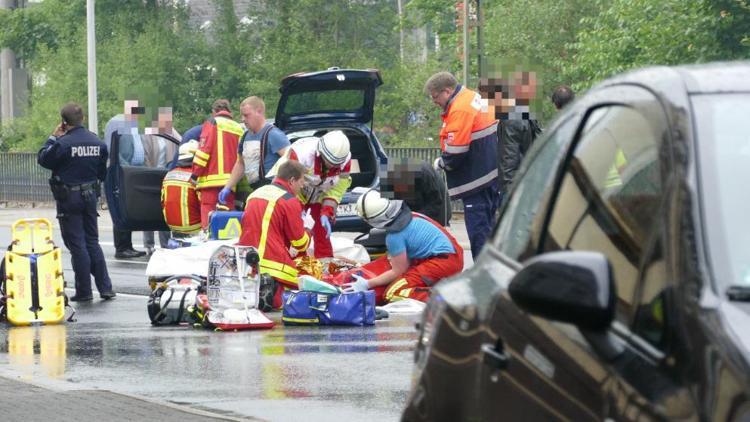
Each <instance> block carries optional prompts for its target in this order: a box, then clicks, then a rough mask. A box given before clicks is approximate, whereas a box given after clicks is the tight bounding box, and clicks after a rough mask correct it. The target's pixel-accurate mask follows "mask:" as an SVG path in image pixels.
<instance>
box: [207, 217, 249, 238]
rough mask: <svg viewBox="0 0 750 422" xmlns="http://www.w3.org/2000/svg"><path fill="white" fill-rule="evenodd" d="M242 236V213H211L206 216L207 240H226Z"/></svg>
mask: <svg viewBox="0 0 750 422" xmlns="http://www.w3.org/2000/svg"><path fill="white" fill-rule="evenodd" d="M240 234H242V211H212V212H211V214H210V215H209V216H208V238H209V239H211V240H227V239H234V238H237V237H240Z"/></svg>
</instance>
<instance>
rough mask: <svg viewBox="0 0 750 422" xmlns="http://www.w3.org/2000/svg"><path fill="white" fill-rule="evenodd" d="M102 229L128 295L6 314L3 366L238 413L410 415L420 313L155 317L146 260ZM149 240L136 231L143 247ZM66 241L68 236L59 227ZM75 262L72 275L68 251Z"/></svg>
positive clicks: (271, 416)
mask: <svg viewBox="0 0 750 422" xmlns="http://www.w3.org/2000/svg"><path fill="white" fill-rule="evenodd" d="M101 237H102V239H101V242H102V246H103V249H104V253H105V256H106V257H107V260H108V267H109V272H110V276H111V278H112V280H113V285H114V287H115V290H116V291H117V292H118V294H120V295H119V296H118V298H117V299H116V300H114V301H109V302H106V301H101V300H99V299H98V298H97V299H95V300H94V301H93V302H92V303H88V304H84V305H79V306H77V307H78V315H77V317H78V321H77V322H74V323H66V324H64V325H57V326H46V327H13V328H9V327H8V326H7V325H5V324H0V339H4V341H0V375H9V376H20V377H21V379H24V380H27V381H31V382H34V383H38V384H41V385H45V384H49V385H51V386H54V388H58V389H66V390H68V389H72V390H78V389H83V390H85V389H105V390H111V391H113V392H119V393H125V394H133V395H138V396H144V397H147V398H152V399H157V400H164V401H169V402H172V403H177V404H183V405H187V406H190V407H193V408H197V409H201V410H208V411H211V412H216V413H221V414H225V415H228V416H235V417H251V418H259V419H264V420H278V421H294V420H304V421H315V420H326V421H330V420H331V419H335V420H358V421H359V420H363V421H364V420H378V421H389V420H397V419H398V418H399V415H400V412H401V409H402V408H403V406H404V403H405V400H406V395H407V393H408V390H409V384H410V374H411V367H412V356H413V348H414V342H415V341H416V331H415V329H414V325H415V322H416V321H417V319H418V316H417V315H409V316H392V317H391V318H390V319H389V320H386V321H381V322H378V323H377V324H376V326H375V327H329V328H319V327H284V326H282V325H281V324H280V322H279V319H280V314H279V313H271V314H269V317H271V319H273V320H275V321H276V322H277V325H276V327H275V328H273V329H272V330H265V331H253V332H251V331H245V332H213V331H207V330H199V329H192V328H189V327H185V326H182V327H159V328H154V327H152V326H151V325H150V323H149V320H148V315H147V313H146V296H145V294H146V293H147V292H148V286H147V281H146V277H145V275H144V271H145V268H146V261H145V259H144V260H142V261H119V260H115V259H114V249H113V247H112V237H111V232H107V231H103V232H102V234H101ZM140 239H141V238H140V233H134V242H133V243H134V244H135V245H136V248H138V246H139V245H140V244H141V241H140ZM9 241H10V233H9V230H2V231H0V244H8V243H9ZM55 241H56V243H57V244H58V245H59V246H62V241H61V239H60V237H59V232H56V238H55ZM63 249H64V248H63ZM139 249H140V248H139ZM63 262H64V268H65V278H66V280H69V284H71V282H72V280H73V274H72V271H71V269H70V257H69V255H68V254H67V251H66V250H64V257H63ZM123 292H128V293H136V294H137V295H130V294H122V293H123ZM68 294H72V291H71V290H70V289H69V290H68ZM95 297H96V293H95Z"/></svg>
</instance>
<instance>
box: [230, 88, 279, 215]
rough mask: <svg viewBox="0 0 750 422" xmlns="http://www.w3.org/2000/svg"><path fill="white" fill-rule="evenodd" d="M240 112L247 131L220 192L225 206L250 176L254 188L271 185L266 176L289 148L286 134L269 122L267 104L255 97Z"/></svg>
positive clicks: (242, 104)
mask: <svg viewBox="0 0 750 422" xmlns="http://www.w3.org/2000/svg"><path fill="white" fill-rule="evenodd" d="M240 113H241V114H242V122H243V123H245V127H246V128H247V130H246V131H245V133H244V134H243V135H242V139H240V143H239V148H238V157H237V161H236V162H235V163H234V168H232V174H231V177H230V178H229V180H228V181H227V183H226V185H225V186H224V188H223V189H222V190H221V192H219V202H221V203H222V204H225V203H227V201H226V198H227V197H228V196H229V193H230V192H232V191H233V190H234V189H235V185H237V183H238V182H239V181H240V179H242V176H245V175H246V173H247V178H248V180H249V181H250V184H251V186H253V187H254V188H257V187H259V186H262V185H265V184H267V183H268V182H270V180H268V181H267V180H266V173H268V171H269V170H271V169H272V168H273V166H274V165H276V162H277V161H278V160H279V159H280V158H281V157H283V156H284V154H285V153H286V150H287V148H289V138H287V136H286V133H284V132H283V131H282V130H281V129H279V128H277V127H276V126H274V125H273V124H271V123H270V122H267V121H266V104H265V103H264V102H263V100H262V99H260V98H259V97H255V96H253V97H247V98H245V99H244V100H242V103H241V104H240Z"/></svg>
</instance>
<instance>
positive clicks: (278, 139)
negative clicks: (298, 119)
mask: <svg viewBox="0 0 750 422" xmlns="http://www.w3.org/2000/svg"><path fill="white" fill-rule="evenodd" d="M268 126H271V131H270V132H268V144H266V154H265V155H264V156H263V170H264V171H265V172H266V173H268V172H269V171H270V170H271V168H273V166H274V164H276V162H277V161H279V158H281V157H279V151H281V150H282V149H284V148H286V147H288V146H289V145H291V144H290V143H289V138H287V137H286V133H284V132H283V131H282V130H281V129H279V128H277V127H276V126H273V125H271V124H270V123H266V125H265V126H263V129H261V130H259V131H258V133H253V132H250V130H248V131H247V132H245V134H244V135H242V139H241V140H240V145H239V154H240V157H241V156H242V151H243V149H244V146H245V142H253V141H255V142H260V136H261V134H263V132H264V131H265V130H266V128H267V127H268ZM263 176H265V174H264V175H263Z"/></svg>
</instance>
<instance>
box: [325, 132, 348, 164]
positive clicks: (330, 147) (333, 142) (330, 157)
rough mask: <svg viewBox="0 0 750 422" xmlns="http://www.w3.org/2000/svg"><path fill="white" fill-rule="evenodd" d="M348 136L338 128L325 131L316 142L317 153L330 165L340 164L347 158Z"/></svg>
mask: <svg viewBox="0 0 750 422" xmlns="http://www.w3.org/2000/svg"><path fill="white" fill-rule="evenodd" d="M349 151H350V145H349V138H347V137H346V135H344V132H342V131H340V130H333V131H331V132H328V133H326V134H325V135H323V137H321V138H320V142H318V153H319V154H320V156H321V157H323V159H324V160H325V161H326V162H327V163H328V164H331V165H334V166H340V165H342V164H344V163H345V162H346V159H347V158H349Z"/></svg>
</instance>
